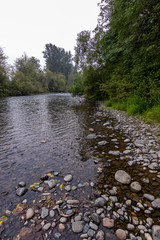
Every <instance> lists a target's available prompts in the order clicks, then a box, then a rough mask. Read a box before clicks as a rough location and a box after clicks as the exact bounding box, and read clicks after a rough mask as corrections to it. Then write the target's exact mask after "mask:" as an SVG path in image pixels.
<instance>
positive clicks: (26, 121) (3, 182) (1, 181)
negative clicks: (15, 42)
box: [0, 94, 94, 208]
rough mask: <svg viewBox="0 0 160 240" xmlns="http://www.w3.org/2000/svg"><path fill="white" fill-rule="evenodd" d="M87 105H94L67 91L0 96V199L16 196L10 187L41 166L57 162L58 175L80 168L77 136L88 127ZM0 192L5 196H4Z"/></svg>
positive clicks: (32, 176)
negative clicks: (8, 96) (21, 95)
mask: <svg viewBox="0 0 160 240" xmlns="http://www.w3.org/2000/svg"><path fill="white" fill-rule="evenodd" d="M93 109H94V106H92V105H89V104H86V103H84V104H80V103H79V101H78V100H77V99H76V98H72V97H71V96H70V94H46V95H37V96H24V97H11V98H1V99H0V194H1V196H0V197H1V198H2V196H3V199H2V201H3V200H4V199H5V201H6V202H7V204H8V203H9V202H10V200H11V199H12V200H13V199H15V198H16V196H15V186H17V183H18V182H19V181H25V182H26V183H27V186H28V185H30V184H31V183H32V182H33V181H37V178H39V177H40V175H41V174H43V173H45V172H46V171H49V170H57V171H59V170H61V168H62V167H63V169H62V171H63V173H64V174H65V173H68V172H74V171H75V170H76V171H77V172H78V171H79V173H80V172H82V166H81V165H82V163H81V161H80V159H81V156H80V151H81V148H82V141H80V139H81V138H82V137H83V135H84V130H85V129H87V128H88V127H89V126H87V123H88V120H89V113H90V112H91V111H92V110H93ZM83 144H85V140H84V141H83ZM87 171H88V174H89V170H88V169H87V170H86V172H87ZM79 178H80V176H79ZM82 179H83V176H82ZM4 192H5V193H6V192H8V195H7V196H6V195H5V196H4V195H3V194H2V193H4ZM4 207H5V206H2V205H1V208H4Z"/></svg>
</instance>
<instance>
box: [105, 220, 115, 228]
mask: <svg viewBox="0 0 160 240" xmlns="http://www.w3.org/2000/svg"><path fill="white" fill-rule="evenodd" d="M103 227H106V228H113V227H114V220H113V219H110V218H104V219H103Z"/></svg>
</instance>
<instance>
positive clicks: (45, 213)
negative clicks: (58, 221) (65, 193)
mask: <svg viewBox="0 0 160 240" xmlns="http://www.w3.org/2000/svg"><path fill="white" fill-rule="evenodd" d="M47 216H48V209H47V208H45V207H42V213H41V218H43V219H44V218H46V217H47Z"/></svg>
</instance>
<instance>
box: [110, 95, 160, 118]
mask: <svg viewBox="0 0 160 240" xmlns="http://www.w3.org/2000/svg"><path fill="white" fill-rule="evenodd" d="M105 107H109V108H112V109H117V110H121V111H126V112H127V114H128V115H130V116H133V115H135V116H142V117H144V120H145V121H146V122H148V123H151V122H154V123H160V104H159V105H156V106H153V107H152V108H149V107H148V104H147V102H145V101H144V100H143V99H141V98H139V97H137V96H135V97H134V96H132V97H130V98H128V99H127V100H126V101H121V102H120V101H116V102H115V101H111V100H107V101H106V102H105Z"/></svg>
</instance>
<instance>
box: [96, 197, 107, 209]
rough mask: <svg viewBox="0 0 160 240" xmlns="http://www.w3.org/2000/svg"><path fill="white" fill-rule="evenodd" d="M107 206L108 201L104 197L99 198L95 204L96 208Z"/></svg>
mask: <svg viewBox="0 0 160 240" xmlns="http://www.w3.org/2000/svg"><path fill="white" fill-rule="evenodd" d="M106 204H107V200H106V199H105V198H103V197H99V198H97V199H96V200H95V203H94V205H95V206H96V207H104V206H105V205H106Z"/></svg>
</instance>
